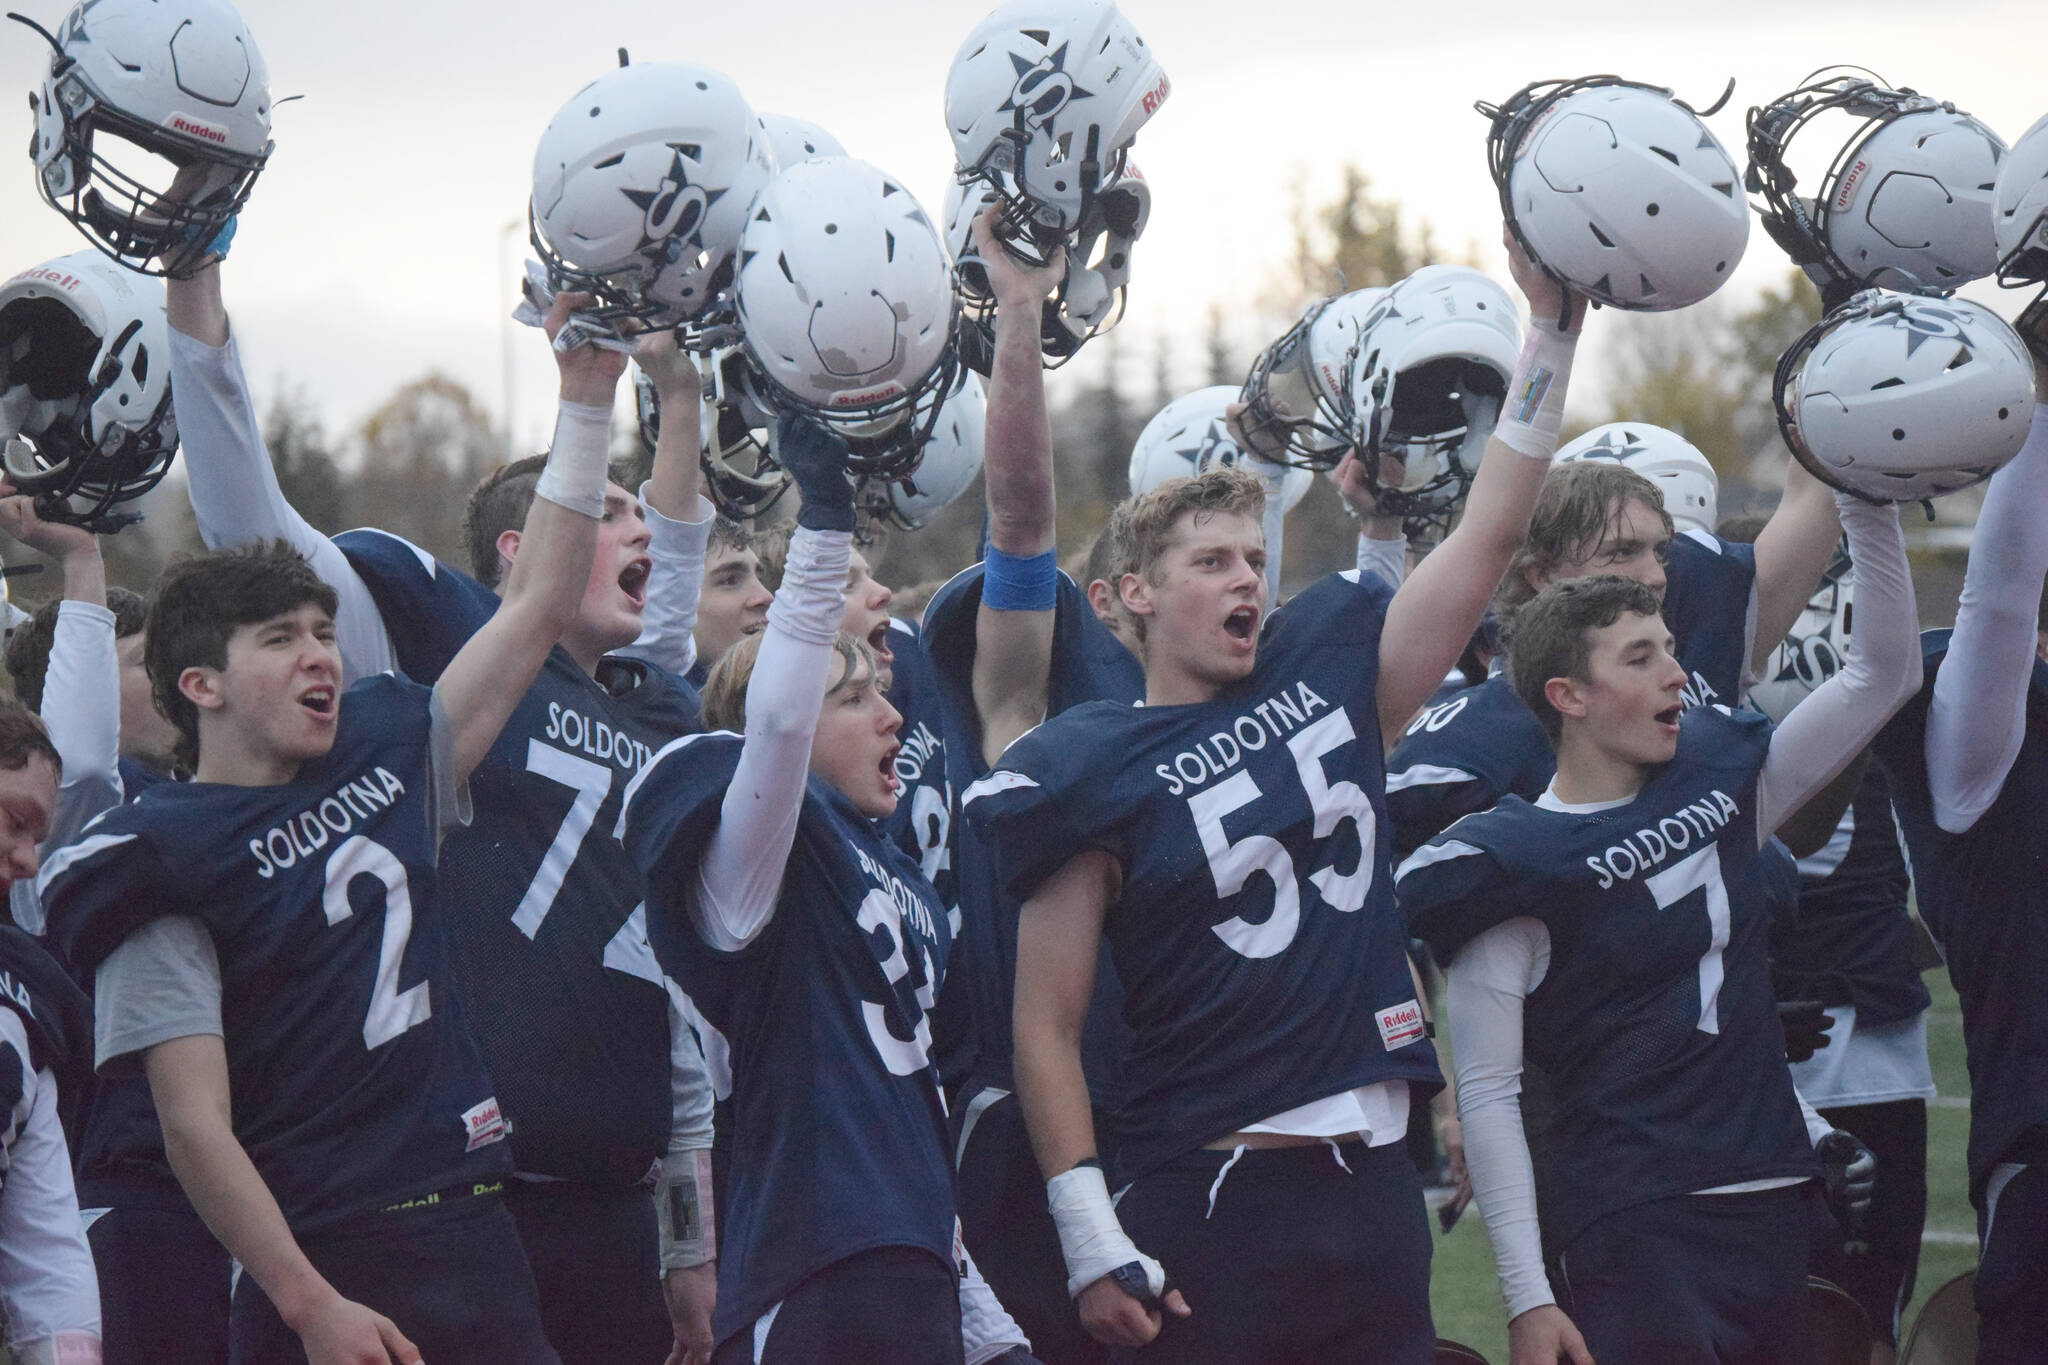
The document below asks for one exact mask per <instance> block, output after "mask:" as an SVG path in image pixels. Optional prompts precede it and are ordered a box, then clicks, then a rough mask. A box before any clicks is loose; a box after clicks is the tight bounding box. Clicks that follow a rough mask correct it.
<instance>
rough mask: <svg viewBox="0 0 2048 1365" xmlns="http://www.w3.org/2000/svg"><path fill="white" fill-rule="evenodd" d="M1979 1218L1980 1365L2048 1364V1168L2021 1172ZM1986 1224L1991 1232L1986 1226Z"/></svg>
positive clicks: (1998, 1189) (2031, 1167) (2036, 1166)
mask: <svg viewBox="0 0 2048 1365" xmlns="http://www.w3.org/2000/svg"><path fill="white" fill-rule="evenodd" d="M1996 1194H1997V1198H1996V1201H1995V1202H1994V1203H1992V1205H1991V1217H1990V1218H1989V1219H1988V1220H1985V1219H1982V1218H1980V1219H1979V1220H1978V1221H1979V1224H1980V1226H1979V1233H1978V1235H1979V1237H1980V1238H1981V1239H1982V1243H1983V1254H1982V1256H1981V1258H1980V1259H1979V1260H1978V1262H1977V1365H2042V1363H2043V1362H2048V1165H2042V1164H2034V1165H2027V1166H2022V1167H2020V1170H2019V1173H2018V1174H2017V1175H2014V1176H2012V1177H2011V1178H2010V1179H2008V1180H2006V1181H2005V1182H2004V1184H2002V1185H1999V1186H1997V1187H1996ZM1986 1221H1988V1222H1989V1227H1984V1226H1982V1225H1983V1224H1984V1223H1985V1222H1986Z"/></svg>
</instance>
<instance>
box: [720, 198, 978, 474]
mask: <svg viewBox="0 0 2048 1365" xmlns="http://www.w3.org/2000/svg"><path fill="white" fill-rule="evenodd" d="M739 260H740V266H739V283H738V286H737V289H736V302H737V307H738V315H739V324H740V329H741V334H742V337H743V341H742V345H744V346H745V348H746V352H747V358H748V359H749V360H750V361H751V362H752V370H753V373H752V374H751V375H750V376H749V380H750V382H752V383H754V384H755V385H757V386H758V393H757V397H758V399H759V402H760V406H761V407H762V408H763V409H764V410H766V411H770V412H782V411H784V410H786V409H794V410H796V411H799V412H807V413H810V414H811V415H812V416H814V417H815V418H817V419H818V420H819V421H821V422H824V423H825V424H826V425H827V426H829V427H831V428H832V429H833V430H835V431H837V432H838V433H839V434H840V435H841V436H843V437H845V438H846V440H847V442H848V444H849V445H850V446H851V447H852V456H851V458H850V460H849V463H848V467H849V468H850V469H851V470H852V471H853V472H854V473H855V474H856V475H859V476H862V477H868V478H879V479H884V480H897V479H902V478H906V477H908V476H909V475H910V474H912V473H913V472H914V471H915V470H916V468H917V456H918V449H919V447H920V446H922V445H923V443H924V439H925V437H926V436H928V435H929V434H930V432H931V429H932V425H933V423H934V422H935V421H936V420H937V416H938V409H939V402H940V399H941V398H942V397H943V395H944V394H946V393H947V392H948V391H949V390H950V389H951V388H952V387H953V381H954V377H955V374H956V372H957V370H958V366H959V358H958V354H959V353H958V351H957V349H956V348H955V346H954V344H953V335H954V314H955V307H954V301H953V282H952V272H951V270H950V269H949V268H948V266H947V263H946V253H945V249H944V247H942V246H941V245H940V243H939V235H938V232H937V231H936V230H935V229H934V228H933V227H932V225H931V221H930V220H929V219H928V218H926V217H925V214H924V210H923V209H921V208H919V207H918V204H917V200H916V199H915V198H914V197H913V196H912V195H911V193H910V191H909V190H906V189H905V188H903V186H902V184H901V183H900V182H898V181H897V180H895V179H894V178H893V177H891V176H888V175H885V174H883V173H882V172H881V171H879V170H877V169H875V168H874V167H873V166H870V165H869V164H867V163H866V162H865V161H856V160H853V159H852V158H850V157H836V158H833V159H831V160H825V161H806V162H804V163H803V164H801V165H797V166H792V167H790V168H789V169H788V170H786V171H784V172H782V173H781V174H780V175H778V176H777V177H776V178H775V180H774V182H773V183H771V184H770V185H769V187H768V188H767V190H765V191H764V192H763V193H762V195H761V198H760V200H759V202H758V203H756V204H755V206H754V212H753V216H752V217H751V218H750V219H749V220H748V222H747V227H746V231H745V232H744V233H743V234H742V235H741V238H740V257H739Z"/></svg>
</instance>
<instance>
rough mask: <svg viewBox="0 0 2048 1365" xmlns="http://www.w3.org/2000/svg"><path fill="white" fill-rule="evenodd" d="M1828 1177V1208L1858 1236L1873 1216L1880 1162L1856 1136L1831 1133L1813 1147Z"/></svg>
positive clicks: (1845, 1227) (1835, 1130) (1845, 1228)
mask: <svg viewBox="0 0 2048 1365" xmlns="http://www.w3.org/2000/svg"><path fill="white" fill-rule="evenodd" d="M1813 1153H1814V1155H1815V1156H1817V1157H1819V1158H1820V1164H1821V1169H1822V1170H1823V1171H1824V1172H1825V1173H1826V1174H1825V1179H1826V1181H1827V1192H1828V1207H1829V1208H1830V1209H1832V1210H1833V1211H1834V1214H1835V1217H1836V1218H1837V1219H1839V1220H1840V1221H1841V1224H1842V1227H1843V1229H1844V1230H1845V1231H1847V1232H1848V1233H1849V1234H1850V1235H1851V1236H1854V1235H1855V1234H1856V1233H1857V1232H1858V1231H1860V1230H1861V1229H1862V1227H1863V1220H1864V1219H1865V1217H1867V1216H1868V1215H1869V1213H1870V1194H1871V1191H1872V1190H1874V1189H1875V1188H1876V1187H1877V1158H1876V1157H1874V1156H1872V1155H1871V1154H1870V1149H1869V1148H1868V1147H1865V1146H1864V1145H1863V1143H1862V1142H1861V1141H1859V1140H1858V1139H1857V1137H1856V1135H1855V1134H1854V1133H1849V1132H1845V1131H1843V1130H1842V1129H1840V1128H1836V1129H1833V1130H1831V1131H1829V1132H1828V1133H1827V1134H1826V1136H1824V1137H1822V1138H1821V1140H1820V1141H1819V1142H1816V1143H1815V1144H1813Z"/></svg>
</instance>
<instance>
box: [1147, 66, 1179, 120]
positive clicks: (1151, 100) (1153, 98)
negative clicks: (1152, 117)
mask: <svg viewBox="0 0 2048 1365" xmlns="http://www.w3.org/2000/svg"><path fill="white" fill-rule="evenodd" d="M1172 93H1173V86H1172V84H1171V83H1170V82H1169V81H1168V80H1167V79H1166V77H1165V76H1164V75H1161V76H1160V78H1159V84H1157V85H1155V86H1153V87H1152V88H1151V89H1150V90H1147V91H1146V92H1145V112H1146V113H1147V114H1151V113H1156V112H1157V111H1158V109H1159V106H1160V105H1162V104H1164V103H1166V97H1167V96H1168V95H1170V94H1172Z"/></svg>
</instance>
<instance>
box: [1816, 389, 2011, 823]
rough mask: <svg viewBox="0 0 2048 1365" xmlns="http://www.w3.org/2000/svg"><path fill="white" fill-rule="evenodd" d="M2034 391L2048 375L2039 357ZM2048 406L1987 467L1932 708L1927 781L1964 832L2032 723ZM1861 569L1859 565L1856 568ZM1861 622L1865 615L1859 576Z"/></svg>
mask: <svg viewBox="0 0 2048 1365" xmlns="http://www.w3.org/2000/svg"><path fill="white" fill-rule="evenodd" d="M2034 388H2035V393H2036V395H2037V396H2041V395H2042V394H2043V391H2044V388H2048V385H2044V384H2043V382H2042V379H2041V376H2040V369H2039V367H2038V365H2037V367H2036V377H2035V381H2034ZM2043 507H2048V406H2044V407H2038V408H2036V409H2035V410H2034V424H2033V427H2032V429H2031V430H2030V431H2029V432H2028V434H2027V444H2026V445H2025V447H2024V448H2022V449H2021V451H2020V453H2019V454H2018V455H2015V456H2014V457H2013V458H2012V460H2011V461H2010V462H2009V463H2008V464H2007V465H2006V466H2005V468H2003V469H2001V470H1999V471H1998V472H1997V473H1996V474H1994V475H1992V476H1991V486H1990V488H1989V489H1988V490H1986V492H1985V496H1984V510H1983V511H1982V512H1980V513H1978V514H1977V529H1976V531H1975V532H1974V533H1973V535H1972V536H1971V540H1970V563H1969V567H1968V568H1967V569H1966V570H1964V572H1963V595H1962V598H1961V600H1960V601H1959V602H1958V603H1957V604H1956V628H1955V634H1954V635H1953V636H1951V637H1950V639H1949V646H1948V657H1947V658H1946V659H1945V660H1943V662H1942V665H1941V671H1940V672H1939V673H1937V674H1936V675H1935V677H1934V697H1933V700H1932V701H1931V702H1930V703H1929V706H1928V710H1927V785H1928V787H1929V789H1930V791H1931V793H1932V795H1933V800H1934V819H1935V823H1936V824H1938V825H1940V826H1941V827H1942V828H1943V829H1945V830H1947V831H1948V832H1949V833H1951V834H1960V833H1962V832H1963V831H1964V830H1967V829H1969V828H1970V826H1972V825H1974V824H1976V823H1977V820H1978V817H1980V816H1982V815H1983V814H1984V812H1985V811H1987V810H1989V809H1991V803H1992V802H1993V801H1996V800H1997V799H1998V793H1999V792H2000V791H2001V790H2003V789H2004V787H2005V775H2006V773H2007V772H2009V771H2010V770H2011V768H2012V761H2013V759H2014V758H2016V757H2017V756H2018V755H2019V751H2020V741H2021V740H2022V739H2024V738H2025V737H2026V730H2027V687H2028V683H2029V680H2030V679H2031V678H2032V677H2033V671H2034V657H2035V651H2036V650H2037V649H2038V647H2039V646H2038V641H2039V639H2040V636H2039V633H2038V631H2039V624H2040V622H2039V612H2040V601H2041V583H2042V579H2043V578H2044V577H2048V518H2043V517H2042V515H2041V511H2040V509H2041V508H2043ZM1858 572H1859V575H1860V572H1861V571H1860V569H1859V571H1858ZM1856 591H1857V593H1858V595H1859V601H1858V604H1857V607H1856V618H1857V623H1858V624H1859V625H1860V624H1861V623H1862V619H1863V607H1862V604H1861V601H1860V595H1861V593H1862V591H1863V589H1862V587H1861V584H1860V581H1859V585H1858V587H1857V589H1856Z"/></svg>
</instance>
